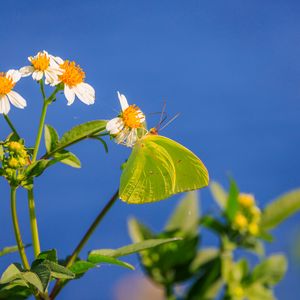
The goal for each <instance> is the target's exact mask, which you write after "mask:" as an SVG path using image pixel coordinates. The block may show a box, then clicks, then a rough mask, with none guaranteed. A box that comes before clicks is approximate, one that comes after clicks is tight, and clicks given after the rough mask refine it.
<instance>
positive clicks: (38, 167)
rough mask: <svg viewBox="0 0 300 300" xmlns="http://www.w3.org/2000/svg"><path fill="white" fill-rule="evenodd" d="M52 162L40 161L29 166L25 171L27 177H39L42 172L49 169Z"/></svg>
mask: <svg viewBox="0 0 300 300" xmlns="http://www.w3.org/2000/svg"><path fill="white" fill-rule="evenodd" d="M52 163H53V162H52V161H51V160H47V159H40V160H37V161H35V162H34V163H32V164H30V165H29V166H28V168H27V169H26V172H25V173H26V176H27V177H38V176H40V175H41V174H42V173H43V172H44V170H45V169H46V168H47V167H49V166H50V165H51V164H52Z"/></svg>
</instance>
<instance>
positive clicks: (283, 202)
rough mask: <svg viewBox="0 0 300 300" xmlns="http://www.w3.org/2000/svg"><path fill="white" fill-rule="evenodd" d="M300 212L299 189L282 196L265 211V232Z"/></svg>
mask: <svg viewBox="0 0 300 300" xmlns="http://www.w3.org/2000/svg"><path fill="white" fill-rule="evenodd" d="M299 210H300V189H297V190H294V191H291V192H288V193H286V194H284V195H282V196H280V197H279V198H277V199H276V200H274V201H273V202H271V203H270V204H269V205H268V206H267V207H266V208H265V209H264V211H263V213H262V216H261V226H262V228H263V229H265V230H269V229H273V228H275V227H276V226H278V225H279V224H280V223H281V222H283V221H284V220H285V219H287V218H288V217H290V216H291V215H293V214H295V213H296V212H298V211H299Z"/></svg>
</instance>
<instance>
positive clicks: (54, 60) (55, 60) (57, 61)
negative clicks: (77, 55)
mask: <svg viewBox="0 0 300 300" xmlns="http://www.w3.org/2000/svg"><path fill="white" fill-rule="evenodd" d="M49 57H50V65H52V64H55V66H57V65H61V64H63V63H64V60H63V59H62V58H60V57H59V56H53V55H51V54H50V55H49Z"/></svg>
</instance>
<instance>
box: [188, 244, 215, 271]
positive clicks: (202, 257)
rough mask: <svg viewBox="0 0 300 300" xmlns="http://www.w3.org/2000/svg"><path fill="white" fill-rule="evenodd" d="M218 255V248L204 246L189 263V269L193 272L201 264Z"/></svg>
mask: <svg viewBox="0 0 300 300" xmlns="http://www.w3.org/2000/svg"><path fill="white" fill-rule="evenodd" d="M219 255H220V250H219V249H217V248H205V249H202V250H200V251H199V252H198V253H197V256H196V257H195V259H194V260H193V262H192V263H191V266H190V269H191V272H192V273H195V272H196V271H197V270H198V269H200V268H201V267H202V266H203V265H205V264H207V263H208V262H210V261H212V260H214V259H216V258H217V257H218V256H219Z"/></svg>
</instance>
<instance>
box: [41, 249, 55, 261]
mask: <svg viewBox="0 0 300 300" xmlns="http://www.w3.org/2000/svg"><path fill="white" fill-rule="evenodd" d="M37 258H38V259H47V260H50V261H53V262H57V252H56V250H55V249H50V250H46V251H43V252H41V253H40V254H39V255H38V257H37Z"/></svg>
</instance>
